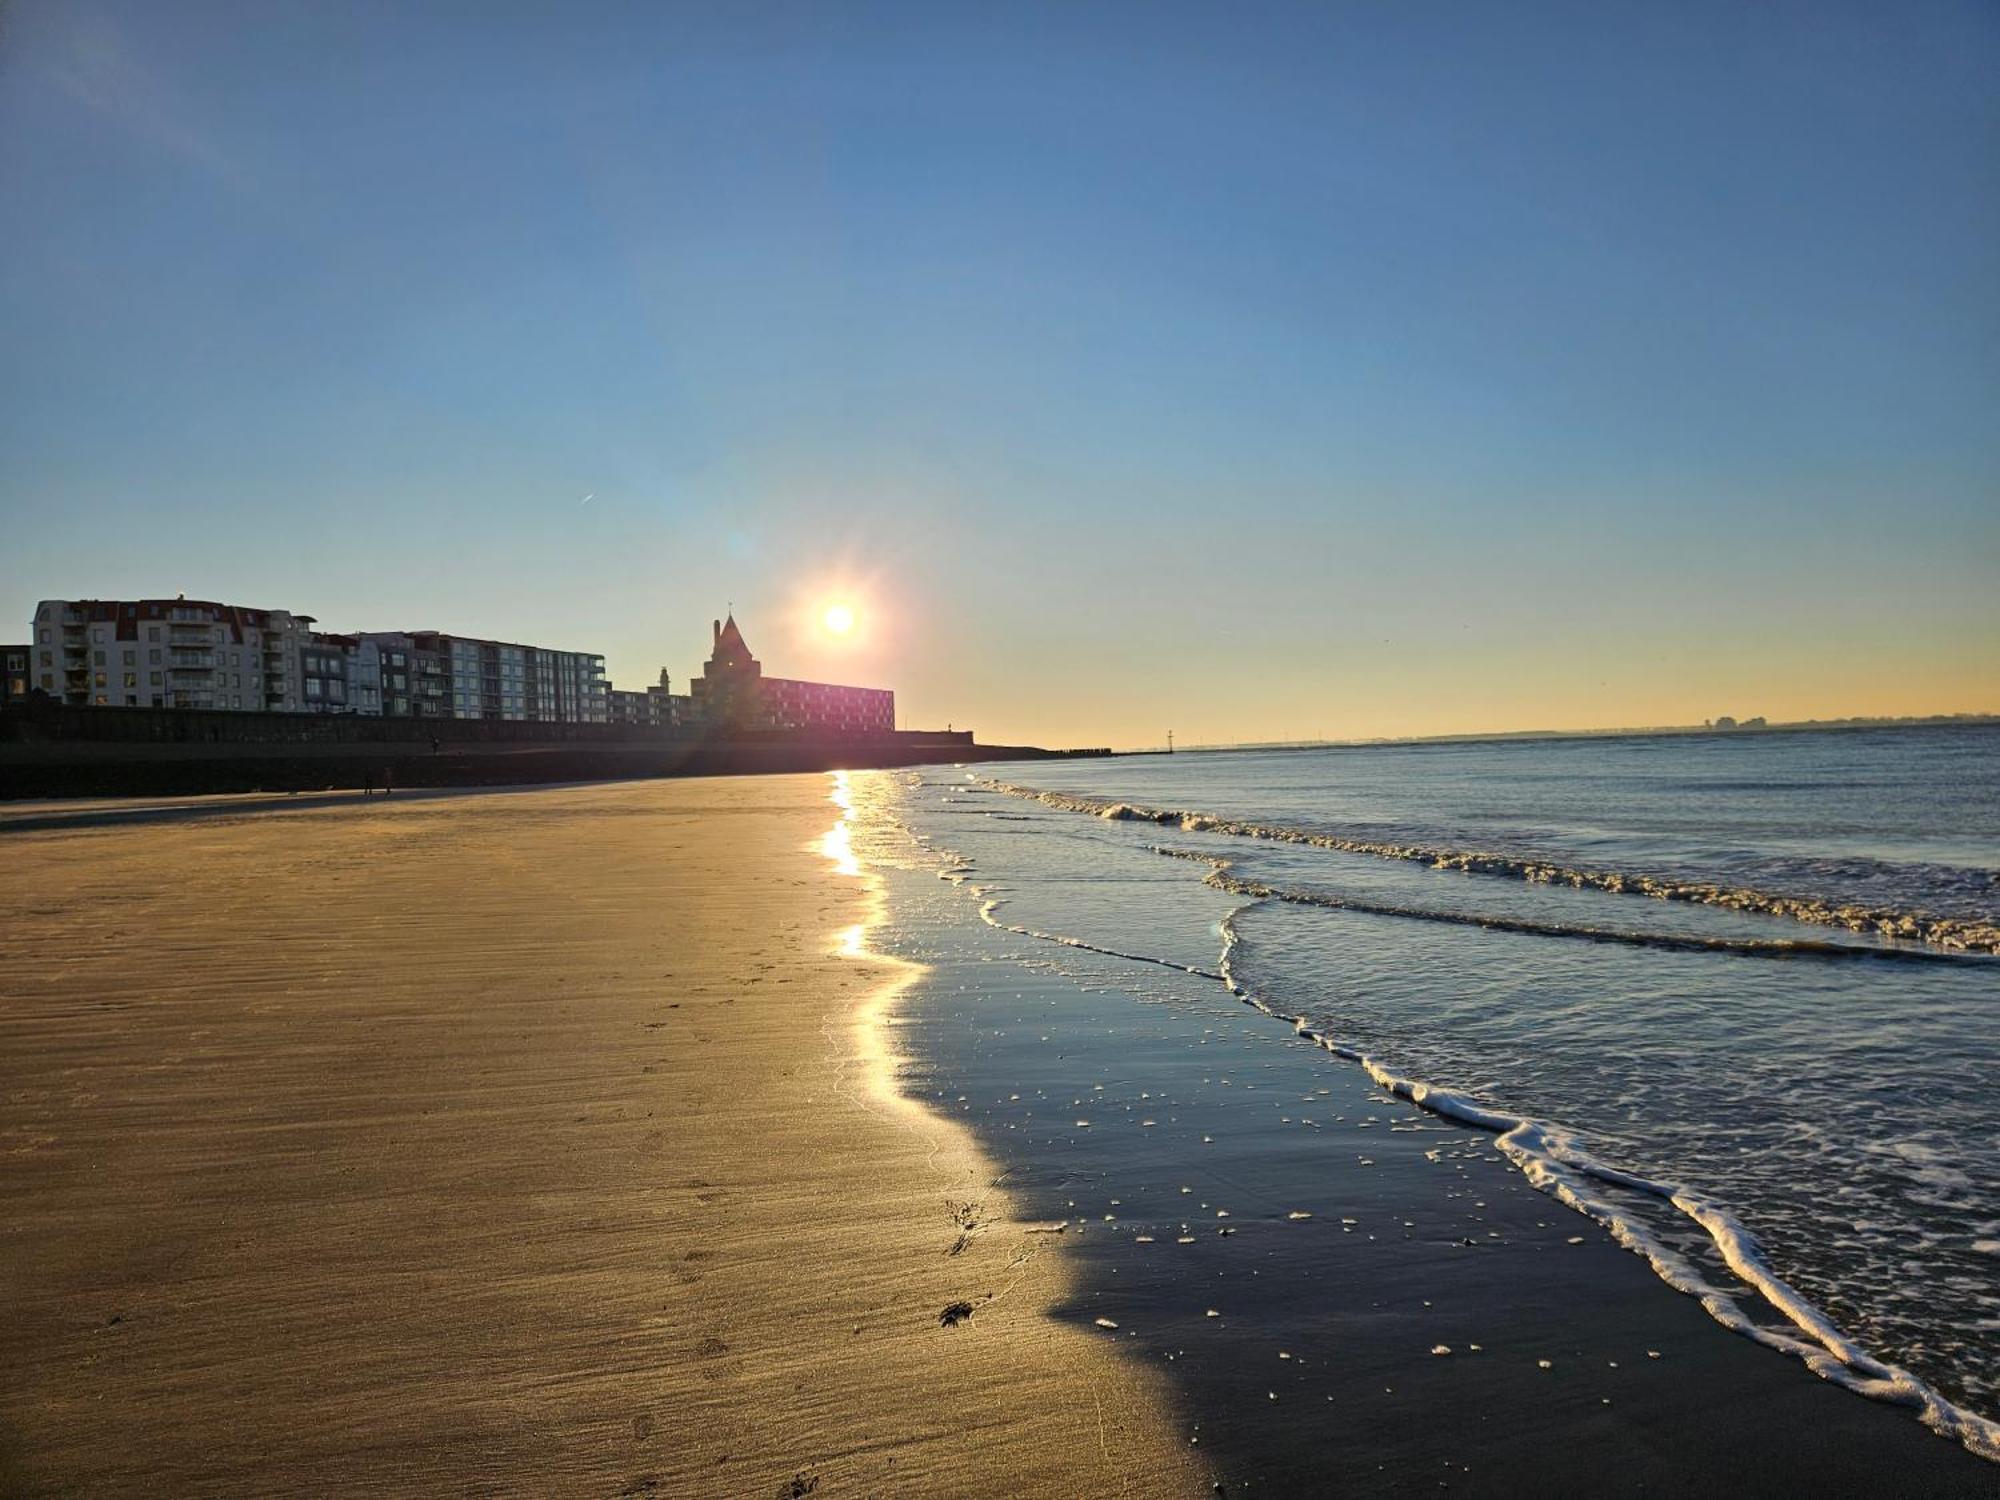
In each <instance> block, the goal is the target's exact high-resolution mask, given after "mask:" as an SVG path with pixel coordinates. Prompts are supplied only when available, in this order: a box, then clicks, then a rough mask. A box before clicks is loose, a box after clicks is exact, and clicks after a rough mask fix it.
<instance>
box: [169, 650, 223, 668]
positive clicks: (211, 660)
mask: <svg viewBox="0 0 2000 1500" xmlns="http://www.w3.org/2000/svg"><path fill="white" fill-rule="evenodd" d="M167 665H168V666H170V667H199V668H200V669H201V670H203V671H204V672H207V671H213V670H214V668H215V653H214V652H213V651H169V652H168V653H167Z"/></svg>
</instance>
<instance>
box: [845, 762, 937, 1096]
mask: <svg viewBox="0 0 2000 1500" xmlns="http://www.w3.org/2000/svg"><path fill="white" fill-rule="evenodd" d="M830 774H831V776H832V778H833V790H832V791H831V792H830V793H829V794H828V799H827V800H829V801H830V802H832V803H833V804H834V806H836V807H838V808H839V809H840V821H838V822H837V823H835V824H834V825H833V827H831V828H830V829H828V830H827V831H826V832H825V833H824V834H822V835H821V836H820V839H819V844H818V849H819V852H820V854H821V855H823V856H824V857H825V858H826V859H827V860H828V861H830V862H831V863H832V865H833V872H834V874H836V875H851V876H854V877H856V878H858V879H860V880H861V881H862V882H863V891H864V895H865V897H866V900H867V910H866V912H865V914H864V915H863V917H862V919H861V920H860V921H859V922H856V923H854V924H853V925H852V926H850V927H846V928H843V929H841V931H840V932H839V933H838V934H837V935H836V937H835V940H834V951H835V952H836V953H838V954H839V955H840V956H841V957H842V958H852V959H858V960H860V961H861V962H863V963H868V964H875V965H879V966H881V967H883V968H885V969H887V970H888V971H889V973H888V976H887V978H886V980H885V982H884V983H882V984H880V985H877V986H876V987H875V988H874V989H873V990H871V991H870V992H869V993H868V995H867V996H866V997H865V998H864V999H863V1000H862V1001H861V1003H860V1005H859V1006H857V1007H856V1009H855V1011H854V1014H853V1028H854V1038H853V1047H852V1052H853V1059H854V1061H855V1062H857V1063H858V1064H859V1066H860V1067H861V1068H862V1070H863V1071H864V1072H865V1074H866V1077H867V1089H866V1092H867V1093H868V1094H870V1095H872V1096H873V1097H874V1100H875V1105H886V1106H888V1107H890V1108H893V1109H895V1110H896V1111H898V1112H899V1113H901V1114H904V1115H907V1116H920V1117H923V1118H925V1119H928V1118H929V1116H928V1115H927V1113H926V1111H925V1110H924V1108H923V1106H922V1105H921V1104H919V1103H917V1101H915V1100H914V1099H911V1098H909V1097H908V1096H907V1095H905V1094H904V1093H903V1092H902V1090H901V1089H899V1088H898V1087H897V1086H896V1079H897V1076H898V1074H899V1072H900V1070H901V1065H902V1060H903V1059H902V1054H901V1053H900V1052H898V1051H897V1050H896V1048H895V1047H894V1045H893V1044H892V1043H891V1041H890V1037H889V1033H890V1030H891V1029H892V1028H893V1027H894V1025H895V1021H894V1020H893V1018H892V1017H891V1015H890V1010H891V1007H892V1006H893V1005H894V1004H895V1001H896V999H897V998H898V997H899V996H900V995H901V994H902V993H903V992H904V991H905V990H907V989H908V988H909V987H910V986H911V985H913V984H915V983H916V982H917V980H919V979H920V978H922V977H923V975H924V973H925V969H924V966H923V965H922V964H917V963H912V962H910V961H909V960H908V959H904V958H896V957H894V956H892V955H890V954H886V953H877V952H875V951H874V950H873V949H871V948H870V947H869V946H868V932H869V929H871V928H874V927H879V926H880V925H881V924H882V922H883V920H884V918H885V916H886V915H887V911H888V904H887V900H886V898H885V897H884V894H883V882H882V877H881V876H880V875H878V874H876V873H875V872H874V871H872V870H869V869H867V868H865V867H864V866H863V864H862V862H861V859H860V858H859V857H858V856H857V855H856V854H855V852H854V819H855V791H856V787H855V783H854V781H853V779H852V777H851V776H850V774H849V773H848V772H846V771H834V772H831V773H830ZM834 1020H835V1018H834V1017H832V1016H829V1017H828V1018H827V1021H828V1027H827V1029H828V1034H829V1038H830V1037H831V1031H832V1025H833V1022H834ZM847 1067H848V1058H847V1056H845V1055H842V1056H841V1057H840V1059H839V1062H838V1064H837V1077H838V1078H841V1079H844V1078H845V1075H846V1071H847ZM836 1087H839V1088H840V1089H841V1092H842V1093H846V1094H848V1097H850V1098H854V1099H855V1102H856V1103H858V1104H861V1105H863V1106H864V1107H871V1108H872V1107H875V1106H871V1105H870V1104H869V1101H868V1100H867V1099H864V1098H860V1097H857V1096H855V1095H854V1094H852V1093H850V1092H849V1091H848V1090H847V1089H846V1088H845V1087H844V1085H842V1084H839V1083H837V1084H836ZM913 1123H914V1121H913Z"/></svg>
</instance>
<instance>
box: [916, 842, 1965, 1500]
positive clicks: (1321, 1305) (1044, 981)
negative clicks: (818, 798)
mask: <svg viewBox="0 0 2000 1500" xmlns="http://www.w3.org/2000/svg"><path fill="white" fill-rule="evenodd" d="M939 875H942V876H943V878H944V881H946V882H953V883H957V882H966V883H969V884H972V885H974V886H975V887H977V886H978V885H979V882H980V881H981V879H982V876H981V875H980V874H979V873H976V872H972V871H969V870H967V869H965V868H963V867H953V866H947V867H946V868H944V869H943V870H939V869H938V868H936V867H935V866H933V867H931V868H929V869H925V868H922V867H921V866H912V867H910V868H907V869H906V870H905V871H903V872H902V874H901V876H900V879H899V886H898V890H899V895H900V897H901V901H900V906H901V908H902V916H901V920H900V922H899V923H898V932H897V934H896V936H897V939H898V941H900V942H901V943H903V944H907V945H908V946H909V947H910V948H911V949H912V951H917V952H920V953H921V954H922V955H923V957H924V958H925V960H926V961H927V962H932V963H934V964H936V965H937V973H936V975H935V977H934V978H933V979H931V980H929V981H927V982H926V983H925V984H923V985H920V986H919V987H918V989H917V991H916V992H915V994H914V996H913V1002H914V1005H913V1009H914V1011H915V1013H916V1014H917V1015H918V1016H919V1017H920V1018H921V1019H920V1023H919V1024H920V1028H921V1029H920V1036H921V1038H922V1041H923V1045H922V1048H921V1058H922V1064H923V1068H922V1071H921V1072H920V1073H919V1074H918V1076H917V1080H916V1081H917V1083H918V1085H919V1086H920V1087H922V1088H923V1089H924V1091H925V1092H926V1093H927V1094H928V1095H930V1097H931V1098H932V1099H933V1102H934V1105H935V1106H936V1107H939V1108H945V1109H955V1110H956V1111H957V1112H959V1113H960V1114H961V1115H962V1117H963V1118H964V1119H965V1120H966V1121H967V1123H968V1124H970V1125H971V1126H972V1127H973V1129H974V1132H975V1134H976V1136H977V1138H978V1139H979V1140H980V1142H981V1143H982V1145H983V1146H984V1147H985V1149H986V1150H987V1152H988V1153H989V1154H990V1155H992V1156H994V1157H995V1158H996V1159H998V1160H1000V1161H1001V1162H1003V1163H1005V1164H1006V1166H1007V1168H1008V1171H1009V1179H1008V1180H1009V1182H1010V1183H1015V1184H1018V1185H1019V1191H1020V1192H1021V1194H1022V1195H1023V1199H1024V1201H1025V1202H1026V1203H1027V1204H1028V1205H1029V1206H1030V1207H1032V1209H1033V1210H1034V1211H1035V1212H1037V1213H1038V1214H1044V1215H1047V1216H1049V1217H1050V1218H1051V1219H1052V1220H1066V1221H1067V1222H1066V1227H1065V1230H1064V1238H1065V1241H1066V1243H1068V1244H1069V1245H1070V1247H1071V1250H1072V1253H1073V1254H1074V1255H1075V1256H1076V1257H1077V1259H1078V1260H1079V1262H1080V1264H1081V1265H1082V1267H1083V1288H1084V1289H1083V1293H1082V1295H1080V1296H1079V1297H1078V1298H1076V1299H1075V1300H1074V1301H1073V1302H1072V1304H1071V1305H1070V1306H1069V1308H1068V1309H1067V1312H1068V1315H1069V1316H1070V1317H1071V1319H1072V1320H1073V1321H1075V1322H1076V1323H1077V1324H1078V1325H1079V1326H1081V1327H1099V1328H1100V1332H1102V1333H1103V1335H1104V1336H1105V1337H1108V1338H1111V1339H1113V1340H1115V1341H1116V1342H1118V1343H1119V1345H1120V1346H1121V1347H1122V1348H1124V1349H1125V1351H1126V1352H1127V1353H1128V1355H1129V1356H1130V1357H1132V1358H1133V1359H1134V1360H1135V1361H1138V1362H1142V1363H1146V1364H1150V1365H1152V1367H1154V1368H1156V1369H1159V1370H1161V1371H1163V1372H1165V1373H1167V1374H1168V1376H1169V1378H1170V1379H1171V1380H1172V1382H1173V1383H1174V1386H1175V1388H1176V1390H1177V1392H1178V1394H1179V1398H1180V1409H1181V1412H1182V1416H1183V1420H1184V1422H1186V1423H1187V1424H1188V1429H1189V1435H1190V1437H1194V1438H1198V1439H1199V1441H1200V1443H1201V1446H1202V1447H1203V1449H1204V1451H1206V1452H1208V1453H1209V1455H1210V1457H1211V1458H1212V1459H1213V1460H1214V1461H1215V1462H1216V1463H1217V1465H1218V1474H1219V1477H1220V1478H1221V1479H1222V1480H1223V1481H1224V1482H1225V1483H1226V1484H1227V1486H1228V1492H1229V1493H1230V1494H1232V1495H1235V1494H1239V1493H1260V1492H1263V1493H1293V1492H1299V1491H1304V1492H1314V1491H1315V1489H1317V1488H1331V1489H1338V1490H1339V1491H1341V1492H1349V1491H1358V1492H1362V1493H1376V1492H1386V1491H1387V1490H1389V1489H1392V1488H1400V1487H1404V1486H1406V1485H1407V1483H1408V1481H1409V1480H1410V1479H1411V1478H1413V1477H1415V1478H1424V1477H1426V1476H1428V1475H1435V1476H1436V1477H1438V1478H1443V1479H1446V1480H1448V1481H1449V1483H1450V1485H1451V1487H1452V1488H1453V1489H1456V1490H1463V1489H1465V1488H1468V1487H1470V1488H1472V1489H1473V1490H1474V1491H1475V1492H1478V1493H1499V1494H1513V1493H1524V1492H1528V1491H1530V1490H1535V1489H1547V1488H1553V1489H1554V1490H1556V1491H1559V1492H1561V1491H1570V1490H1573V1491H1576V1492H1587V1491H1589V1490H1591V1489H1593V1488H1600V1489H1601V1488H1602V1487H1604V1486H1605V1485H1607V1484H1608V1483H1612V1482H1613V1476H1616V1482H1617V1483H1619V1484H1622V1485H1625V1486H1627V1487H1630V1488H1634V1489H1637V1488H1645V1489H1648V1490H1649V1491H1650V1490H1655V1489H1657V1490H1661V1491H1664V1492H1670V1493H1679V1492H1683V1491H1693V1490H1697V1489H1705V1488H1721V1489H1722V1490H1723V1491H1724V1492H1729V1491H1730V1490H1732V1489H1735V1490H1742V1489H1756V1490H1762V1491H1766V1492H1779V1491H1783V1490H1787V1489H1789V1488H1793V1487H1797V1486H1799V1485H1801V1484H1823V1485H1827V1486H1836V1487H1837V1486H1841V1485H1852V1484H1853V1483H1854V1482H1856V1481H1857V1480H1863V1481H1865V1480H1866V1479H1867V1478H1868V1477H1870V1476H1874V1477H1876V1478H1878V1479H1882V1480H1887V1481H1890V1482H1891V1484H1892V1487H1893V1488H1894V1489H1895V1490H1896V1492H1898V1493H1925V1494H1961V1493H1963V1494H1983V1493H1990V1491H1991V1487H1992V1484H1993V1471H1992V1466H1991V1465H1990V1464H1988V1463H1986V1462H1984V1461H1982V1460H1981V1459H1980V1458H1979V1457H1977V1456H1975V1455H1974V1454H1973V1453H1972V1452H1970V1451H1968V1450H1966V1449H1965V1448H1963V1447H1960V1446H1959V1445H1958V1444H1957V1443H1955V1442H1949V1441H1940V1440H1939V1439H1938V1438H1937V1437H1935V1436H1934V1435H1933V1434H1932V1433H1931V1432H1929V1431H1928V1430H1926V1428H1925V1427H1923V1426H1921V1425H1919V1423H1918V1421H1917V1420H1916V1418H1915V1417H1914V1416H1913V1415H1912V1414H1911V1413H1910V1412H1909V1411H1907V1410H1905V1409H1902V1408H1899V1407H1897V1406H1893V1405H1887V1404H1884V1403H1881V1402H1877V1401H1870V1400H1867V1399H1865V1398H1862V1397H1860V1396H1857V1395H1856V1394H1854V1393H1851V1392H1849V1391H1845V1390H1842V1389H1839V1388H1838V1387H1836V1386H1834V1385H1832V1384H1830V1383H1829V1382H1827V1381H1825V1380H1821V1379H1817V1378H1815V1377H1814V1376H1813V1375H1812V1374H1811V1373H1809V1372H1808V1371H1807V1370H1806V1369H1805V1368H1804V1367H1802V1366H1801V1365H1800V1364H1799V1363H1798V1362H1797V1361H1796V1360H1794V1359H1793V1358H1791V1357H1790V1356H1789V1355H1785V1354H1780V1353H1777V1352H1775V1351H1774V1350H1771V1349H1767V1348H1764V1347H1762V1346H1760V1345H1759V1344H1757V1343H1753V1342H1752V1341H1750V1340H1749V1339H1747V1338H1744V1337H1742V1336H1740V1335H1739V1334H1737V1333H1734V1332H1731V1331H1730V1330H1728V1329H1727V1328H1725V1327H1724V1326H1722V1325H1721V1324H1718V1323H1716V1322H1715V1321H1712V1320H1711V1318H1710V1316H1709V1315H1708V1313H1707V1311H1706V1310H1704V1308H1703V1307H1702V1306H1701V1305H1700V1304H1699V1303H1698V1302H1697V1301H1696V1300H1695V1299H1693V1298H1691V1297H1687V1296H1684V1295H1678V1294H1676V1293H1675V1292H1673V1291H1671V1290H1670V1289H1669V1287H1668V1286H1666V1285H1663V1284H1662V1282H1661V1281H1660V1279H1659V1278H1658V1277H1657V1276H1656V1274H1655V1273H1654V1270H1653V1268H1652V1267H1651V1266H1650V1265H1649V1264H1648V1263H1647V1262H1646V1261H1644V1260H1642V1259H1640V1258H1639V1257H1638V1256H1636V1255H1633V1254H1631V1253H1629V1252H1628V1251H1627V1250H1625V1249H1624V1248H1621V1247H1620V1246H1619V1245H1617V1244H1616V1243H1615V1242H1614V1241H1613V1239H1612V1236H1611V1235H1610V1234H1609V1233H1608V1232H1606V1231H1605V1230H1604V1229H1603V1228H1602V1227H1601V1226H1599V1225H1598V1224H1596V1223H1595V1222H1592V1221H1590V1220H1588V1219H1586V1218H1585V1217H1583V1216H1582V1215H1580V1214H1576V1213H1574V1212H1572V1210H1571V1209H1570V1208H1569V1207H1566V1206H1564V1205H1563V1204H1562V1203H1560V1202H1558V1201H1557V1200H1556V1199H1555V1198H1552V1197H1547V1196H1544V1195H1543V1194H1542V1193H1540V1192H1538V1191H1537V1190H1536V1188H1535V1187H1534V1186H1533V1185H1532V1184H1531V1183H1530V1181H1529V1179H1528V1178H1527V1177H1526V1176H1524V1175H1523V1174H1522V1173H1521V1172H1520V1171H1519V1170H1517V1168H1516V1167H1515V1166H1514V1165H1513V1164H1511V1163H1510V1162H1509V1161H1507V1160H1506V1159H1505V1158H1504V1157H1503V1156H1502V1155H1501V1153H1500V1152H1499V1151H1498V1150H1496V1149H1495V1139H1496V1138H1495V1136H1494V1135H1493V1134H1491V1133H1490V1132H1488V1131H1485V1130H1481V1129H1475V1128H1473V1127H1471V1126H1468V1125H1465V1124H1461V1123H1457V1122H1454V1121H1451V1120H1449V1119H1447V1118H1444V1117H1441V1116H1439V1115H1437V1114H1433V1113H1428V1112H1425V1111H1423V1110H1421V1109H1420V1108H1419V1107H1418V1106H1417V1105H1416V1104H1414V1103H1412V1102H1411V1101H1409V1100H1408V1099H1405V1098H1399V1097H1396V1096H1395V1095H1394V1094H1393V1093H1390V1092H1387V1091H1385V1090H1384V1089H1382V1088H1381V1087H1380V1086H1379V1085H1378V1084H1377V1083H1376V1081H1375V1080H1373V1079H1371V1078H1370V1077H1369V1076H1368V1075H1367V1074H1366V1073H1365V1072H1364V1071H1363V1070H1362V1069H1361V1068H1360V1067H1359V1066H1355V1065H1350V1064H1349V1063H1348V1062H1346V1061H1345V1060H1344V1059H1341V1058H1339V1057H1337V1056H1332V1055H1329V1053H1328V1052H1327V1051H1325V1050H1323V1049H1322V1047H1321V1046H1320V1044H1319V1043H1318V1041H1317V1040H1316V1039H1315V1038H1311V1037H1307V1036H1302V1035H1300V1034H1299V1033H1298V1031H1297V1030H1296V1028H1295V1026H1294V1025H1293V1024H1292V1023H1291V1022H1290V1021H1288V1020H1286V1019H1285V1018H1283V1017H1279V1018H1277V1019H1275V1020H1274V1019H1273V1018H1272V1017H1271V1015H1270V1014H1269V1013H1266V1012H1264V1011H1261V1010H1258V1009H1253V1008H1252V1007H1253V1005H1254V1004H1255V1002H1254V1001H1252V1002H1250V1003H1248V1004H1246V1003H1245V999H1244V998H1241V997H1239V996H1237V995H1233V994H1228V993H1226V992H1225V991H1224V987H1223V986H1222V985H1220V984H1216V983H1214V982H1213V981H1214V978H1215V976H1213V975H1212V974H1207V973H1204V972H1201V971H1199V970H1181V969H1179V968H1178V967H1177V965H1178V964H1179V963H1180V962H1183V961H1185V958H1186V955H1184V954H1179V953H1176V954H1175V955H1174V957H1175V962H1174V963H1169V964H1165V965H1163V964H1162V963H1161V962H1160V960H1158V959H1157V958H1149V959H1145V960H1143V961H1139V962H1134V961H1133V959H1132V957H1131V956H1130V955H1121V954H1116V953H1112V952H1109V951H1106V950H1101V949H1092V948H1078V947H1076V946H1074V945H1072V944H1070V943H1068V942H1066V941H1065V940H1061V939H1057V940H1054V941H1053V942H1052V943H1051V942H1046V941H1045V942H1039V943H1038V942H1037V940H1036V938H1035V936H1034V934H1032V933H1030V932H1026V931H1021V930H1016V929H1014V928H1012V927H1010V926H1008V925H1006V924H1004V923H1001V922H997V921H990V919H989V920H982V918H981V917H980V915H979V914H978V913H977V912H976V910H975V908H976V907H977V906H978V905H979V904H980V901H979V900H978V899H967V897H968V896H969V895H971V894H973V893H971V892H967V893H965V894H960V893H959V892H957V891H956V890H950V891H944V893H943V895H942V896H940V894H939V891H942V890H943V885H942V882H940V881H939V879H938V877H939ZM987 878H990V877H987ZM1001 879H1002V881H1003V889H1004V888H1005V882H1006V879H1007V877H1005V876H1002V877H1001ZM927 887H929V888H935V889H927ZM983 896H984V891H983V888H981V898H982V899H983ZM953 1101H962V1102H958V1103H956V1104H954V1102H953ZM1218 1215H1226V1217H1218ZM1378 1236H1379V1238H1378ZM1211 1309H1213V1312H1212V1313H1211ZM1100 1318H1102V1319H1105V1320H1106V1324H1107V1325H1108V1326H1105V1325H1099V1324H1098V1322H1097V1320H1098V1319H1100ZM1543 1361H1547V1363H1546V1364H1545V1363H1543ZM1302 1401H1303V1402H1306V1403H1307V1405H1306V1406H1305V1408H1303V1409H1302V1408H1301V1406H1300V1402H1302ZM1197 1422H1198V1423H1200V1428H1199V1430H1195V1429H1194V1426H1193V1424H1195V1423H1197Z"/></svg>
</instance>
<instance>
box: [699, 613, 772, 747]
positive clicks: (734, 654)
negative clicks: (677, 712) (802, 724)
mask: <svg viewBox="0 0 2000 1500" xmlns="http://www.w3.org/2000/svg"><path fill="white" fill-rule="evenodd" d="M763 679H764V664H763V663H762V662H760V661H758V660H757V658H756V657H754V656H752V655H751V654H750V646H749V643H748V642H746V641H745V640H744V639H743V632H742V631H741V630H739V629H738V628H737V625H736V616H735V615H734V614H733V613H732V614H731V615H730V616H729V617H728V618H727V619H726V620H717V621H716V622H715V624H714V643H713V649H712V650H710V652H709V653H708V660H707V661H706V662H704V663H703V664H702V669H701V676H700V677H699V678H697V679H695V681H694V682H693V683H692V684H690V686H691V687H692V688H693V691H694V702H695V711H696V712H697V713H698V714H699V715H700V716H701V718H702V719H703V720H704V721H705V722H707V723H709V724H711V725H714V726H715V727H716V728H719V729H762V728H765V727H766V723H765V717H766V716H765V714H764V705H763V692H762V687H763Z"/></svg>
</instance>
